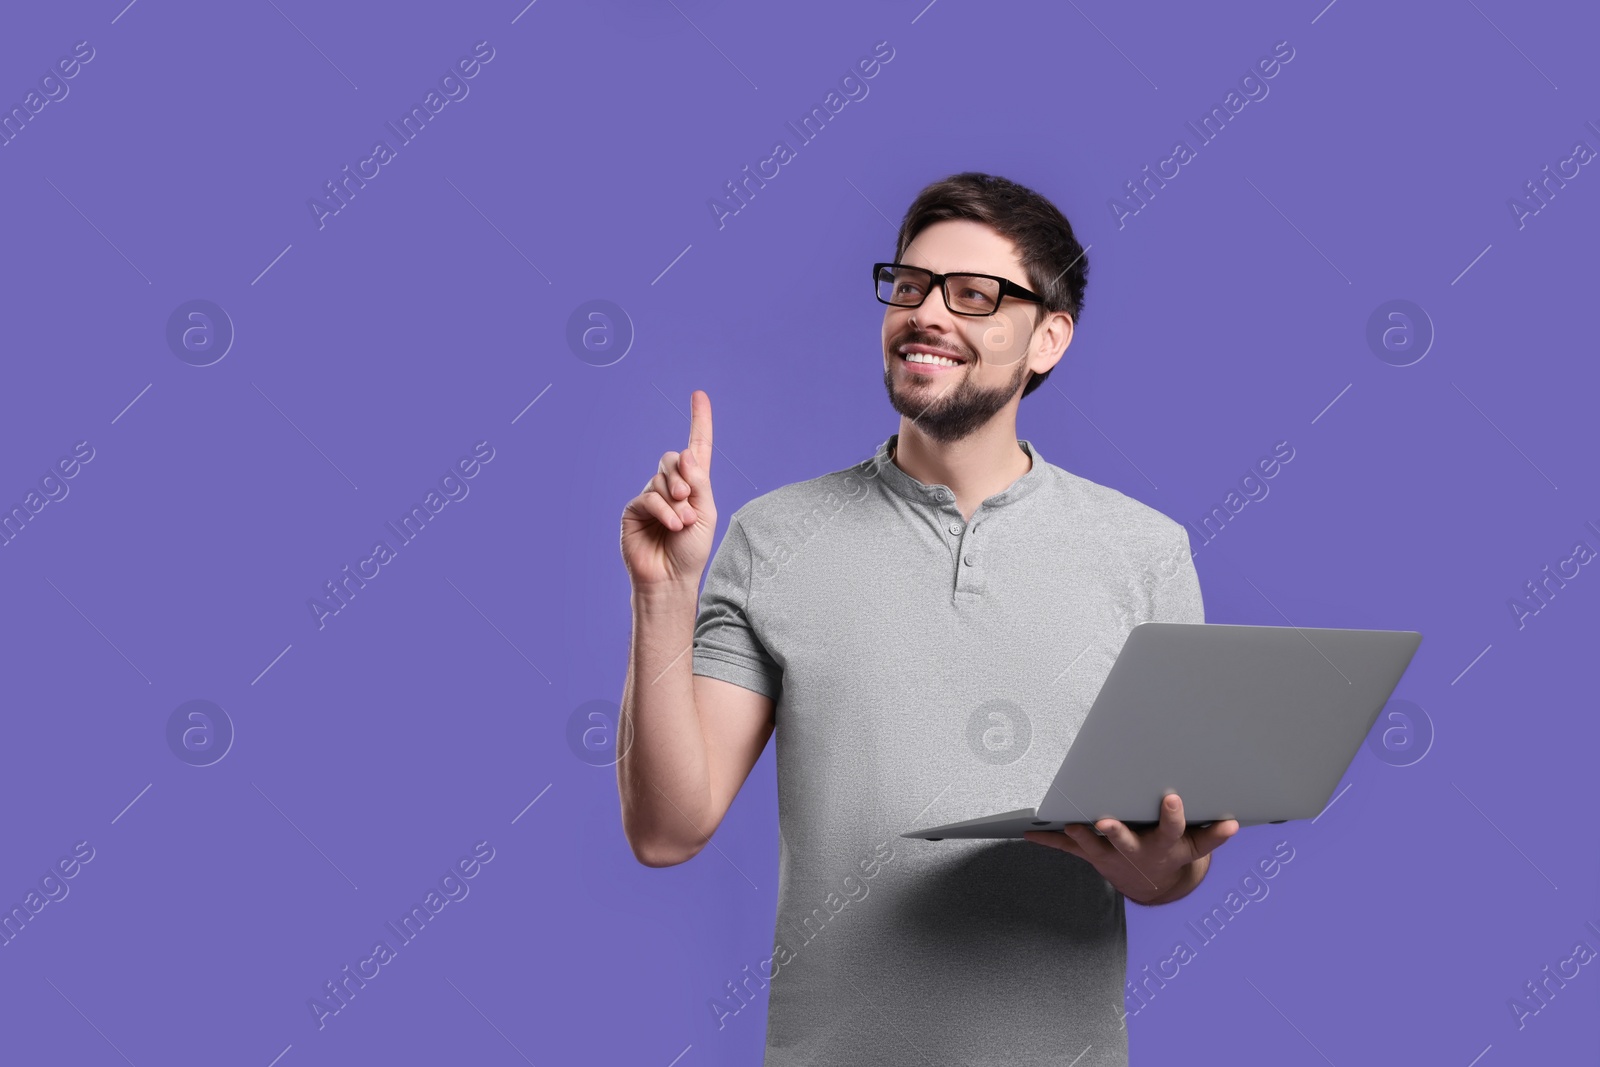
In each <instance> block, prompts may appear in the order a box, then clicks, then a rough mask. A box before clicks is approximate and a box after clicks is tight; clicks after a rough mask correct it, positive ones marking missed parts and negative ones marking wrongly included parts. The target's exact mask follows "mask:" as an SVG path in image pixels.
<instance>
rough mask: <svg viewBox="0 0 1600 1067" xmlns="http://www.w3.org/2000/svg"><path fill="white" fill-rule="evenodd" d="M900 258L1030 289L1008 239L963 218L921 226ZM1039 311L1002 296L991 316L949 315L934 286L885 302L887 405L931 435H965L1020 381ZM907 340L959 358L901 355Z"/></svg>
mask: <svg viewBox="0 0 1600 1067" xmlns="http://www.w3.org/2000/svg"><path fill="white" fill-rule="evenodd" d="M900 261H901V262H902V263H905V264H906V265H907V266H913V267H923V268H926V269H927V270H931V271H933V272H935V273H938V274H944V273H947V272H949V271H968V272H972V273H975V274H994V275H998V276H999V277H1002V278H1009V279H1010V280H1011V281H1013V282H1015V283H1017V284H1018V285H1021V286H1023V287H1024V288H1032V286H1030V285H1029V284H1028V274H1027V271H1025V270H1024V269H1023V267H1022V262H1021V261H1020V260H1019V259H1018V258H1017V253H1016V248H1015V246H1013V245H1012V243H1011V242H1010V241H1008V240H1007V239H1006V238H1004V237H1002V236H1000V235H999V234H998V233H996V232H995V231H994V230H992V229H990V228H989V227H988V226H986V225H984V224H983V223H980V222H976V221H974V220H971V219H946V220H944V221H942V222H936V223H934V224H933V225H931V226H929V227H927V228H926V229H924V230H923V231H922V232H921V233H919V234H918V235H917V236H916V238H915V239H913V240H912V242H911V247H910V248H908V249H906V251H905V253H904V254H903V255H902V257H901V260H900ZM1041 314H1042V308H1041V307H1040V305H1038V304H1034V303H1031V302H1029V301H1025V300H1018V299H1017V298H1016V297H1010V296H1008V297H1006V298H1004V299H1003V300H1001V302H1000V307H999V309H998V310H996V311H995V313H994V314H993V315H986V316H983V317H972V316H968V315H956V314H954V313H952V312H951V311H950V309H949V308H948V307H946V306H945V302H944V294H943V293H942V292H940V290H939V289H938V288H937V287H935V288H934V289H933V291H931V292H930V293H929V294H928V298H927V299H926V300H924V301H923V302H922V306H921V307H917V308H903V307H892V306H888V305H885V307H884V316H883V353H884V361H883V385H884V388H885V389H887V390H888V392H889V402H890V404H892V405H893V406H894V409H895V411H897V412H899V413H900V414H901V415H903V416H905V417H906V418H908V419H911V420H912V421H913V422H914V423H916V425H917V427H918V428H919V429H921V430H922V431H923V432H924V433H926V434H927V435H928V436H929V437H932V438H933V439H934V440H936V441H942V442H950V441H956V440H960V439H961V438H963V437H966V436H967V435H968V434H970V433H972V432H973V431H975V430H977V429H978V428H979V427H981V426H983V425H984V424H985V423H987V422H988V421H989V420H990V419H991V418H993V417H994V415H995V413H997V412H999V411H1000V410H1001V409H1003V408H1004V407H1005V406H1006V405H1007V404H1009V403H1011V402H1012V401H1013V398H1017V397H1018V394H1019V393H1020V392H1021V390H1022V388H1023V386H1025V385H1027V383H1028V377H1029V375H1030V374H1031V373H1032V371H1033V370H1034V369H1035V368H1033V367H1032V366H1030V364H1031V363H1032V362H1034V361H1033V360H1032V359H1031V358H1030V357H1031V356H1033V355H1034V352H1033V349H1034V347H1035V346H1034V345H1033V341H1034V337H1035V335H1034V332H1033V326H1034V323H1035V322H1037V321H1038V320H1039V318H1040V316H1041ZM913 320H915V324H914V325H913ZM907 345H909V346H912V347H913V349H915V348H923V349H931V350H933V351H935V352H937V353H939V354H942V355H946V356H949V357H951V358H954V359H958V360H960V361H961V362H960V364H959V365H957V366H943V365H934V364H929V363H911V362H907V361H906V359H905V358H904V357H903V349H904V347H905V346H907ZM1053 362H1054V361H1053V360H1049V361H1045V363H1044V364H1042V365H1041V366H1040V367H1039V368H1038V369H1041V370H1043V369H1048V366H1049V365H1051V364H1053Z"/></svg>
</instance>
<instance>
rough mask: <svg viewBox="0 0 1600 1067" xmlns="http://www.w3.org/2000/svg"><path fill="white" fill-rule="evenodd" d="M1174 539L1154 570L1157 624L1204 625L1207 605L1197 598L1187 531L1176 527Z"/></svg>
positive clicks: (1198, 585)
mask: <svg viewBox="0 0 1600 1067" xmlns="http://www.w3.org/2000/svg"><path fill="white" fill-rule="evenodd" d="M1175 525H1176V530H1175V535H1176V539H1175V540H1174V541H1173V546H1172V548H1171V549H1170V550H1169V552H1168V553H1167V554H1166V555H1165V556H1164V557H1163V559H1162V561H1161V565H1160V567H1159V569H1158V570H1157V577H1158V578H1159V579H1160V580H1159V581H1158V582H1157V583H1156V589H1155V596H1154V600H1155V612H1154V619H1155V621H1156V622H1205V621H1206V605H1205V601H1204V600H1203V599H1202V598H1201V596H1200V575H1199V573H1198V572H1197V571H1196V570H1195V567H1194V554H1193V553H1192V552H1191V551H1190V549H1189V528H1188V527H1187V526H1183V525H1181V524H1175Z"/></svg>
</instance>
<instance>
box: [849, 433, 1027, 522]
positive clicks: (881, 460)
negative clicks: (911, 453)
mask: <svg viewBox="0 0 1600 1067" xmlns="http://www.w3.org/2000/svg"><path fill="white" fill-rule="evenodd" d="M899 437H900V435H899V434H898V433H893V434H890V435H889V438H888V440H886V441H884V442H883V443H882V444H881V445H879V446H878V450H877V452H875V453H873V456H872V458H871V459H870V460H868V461H867V462H866V463H865V464H863V467H864V468H865V473H868V474H871V475H874V476H876V477H877V478H878V480H879V481H881V482H883V484H884V485H886V486H888V487H889V488H890V489H892V490H893V491H894V492H896V493H898V494H899V495H900V496H903V497H905V498H906V499H907V500H910V501H912V502H914V503H918V504H925V505H931V506H933V507H943V506H945V505H947V504H953V503H954V502H955V498H956V497H955V491H954V490H952V489H951V488H950V487H949V486H948V485H942V484H934V485H927V484H925V483H923V482H920V481H918V480H917V479H915V478H913V477H912V476H911V475H909V474H907V473H906V472H905V471H903V470H901V469H900V468H899V467H898V466H897V465H896V464H895V462H894V460H892V459H890V458H889V456H890V453H891V452H892V451H893V449H894V446H895V442H896V441H897V440H898V439H899ZM1017 444H1018V445H1020V446H1022V449H1023V451H1025V452H1027V453H1028V455H1029V457H1030V458H1031V459H1032V460H1033V466H1032V467H1030V468H1028V472H1027V473H1026V474H1024V475H1022V477H1020V478H1018V479H1017V480H1016V481H1014V482H1012V483H1011V484H1010V485H1009V486H1007V487H1006V488H1005V489H1002V490H1001V491H1000V492H998V493H996V494H995V495H994V496H991V497H988V498H987V499H985V500H984V501H982V504H983V506H985V507H990V508H998V507H1004V506H1005V505H1007V504H1011V503H1015V502H1016V501H1018V500H1021V499H1022V498H1023V497H1025V496H1027V495H1028V494H1029V493H1031V492H1033V491H1034V490H1035V489H1037V488H1038V487H1039V486H1040V485H1042V484H1043V483H1044V480H1045V478H1046V474H1045V469H1044V466H1045V464H1044V457H1043V456H1041V455H1040V454H1039V450H1038V449H1037V448H1035V447H1033V442H1031V441H1027V440H1024V439H1022V438H1018V439H1017Z"/></svg>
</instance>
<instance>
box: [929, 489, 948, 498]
mask: <svg viewBox="0 0 1600 1067" xmlns="http://www.w3.org/2000/svg"><path fill="white" fill-rule="evenodd" d="M933 495H934V496H935V497H936V498H937V499H939V500H949V499H950V494H949V493H947V492H945V491H944V490H943V489H940V490H937V491H936V492H935V493H934V494H933Z"/></svg>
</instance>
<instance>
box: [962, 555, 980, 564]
mask: <svg viewBox="0 0 1600 1067" xmlns="http://www.w3.org/2000/svg"><path fill="white" fill-rule="evenodd" d="M977 559H978V557H977V556H974V555H972V554H971V553H970V552H969V553H968V554H967V555H966V557H965V558H964V559H962V561H961V562H962V563H965V564H966V565H967V566H969V567H971V566H973V565H974V564H975V563H976V562H977Z"/></svg>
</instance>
